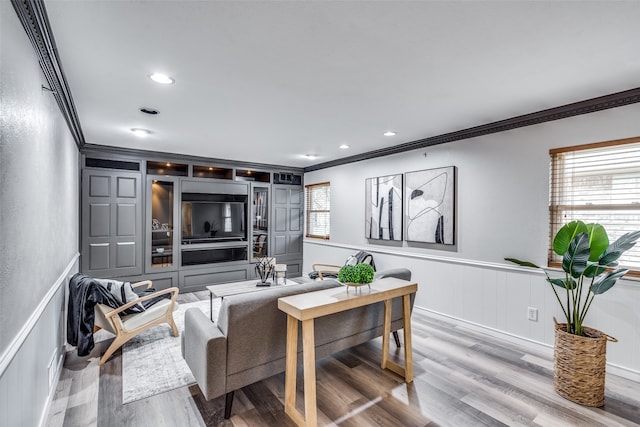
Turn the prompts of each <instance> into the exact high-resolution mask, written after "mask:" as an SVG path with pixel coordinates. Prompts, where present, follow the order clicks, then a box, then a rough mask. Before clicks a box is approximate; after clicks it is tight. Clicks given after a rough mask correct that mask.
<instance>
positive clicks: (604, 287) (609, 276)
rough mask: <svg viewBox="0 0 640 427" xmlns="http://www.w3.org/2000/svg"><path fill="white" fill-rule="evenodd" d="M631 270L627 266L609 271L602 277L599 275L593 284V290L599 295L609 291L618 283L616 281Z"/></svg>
mask: <svg viewBox="0 0 640 427" xmlns="http://www.w3.org/2000/svg"><path fill="white" fill-rule="evenodd" d="M627 271H629V270H628V269H626V268H620V269H618V270H610V271H607V272H606V273H605V274H604V275H603V276H602V277H599V278H598V279H597V280H596V281H595V282H594V283H593V285H592V286H591V292H593V293H594V294H595V295H599V294H602V293H605V292H607V291H608V290H609V289H611V288H612V287H613V285H615V284H616V281H617V280H618V279H620V278H621V277H622V276H624V275H625V274H627Z"/></svg>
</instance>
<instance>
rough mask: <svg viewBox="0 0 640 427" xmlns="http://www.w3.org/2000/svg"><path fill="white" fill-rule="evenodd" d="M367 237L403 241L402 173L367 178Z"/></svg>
mask: <svg viewBox="0 0 640 427" xmlns="http://www.w3.org/2000/svg"><path fill="white" fill-rule="evenodd" d="M365 237H366V238H367V239H377V240H397V241H402V174H397V175H389V176H379V177H377V178H367V179H366V180H365Z"/></svg>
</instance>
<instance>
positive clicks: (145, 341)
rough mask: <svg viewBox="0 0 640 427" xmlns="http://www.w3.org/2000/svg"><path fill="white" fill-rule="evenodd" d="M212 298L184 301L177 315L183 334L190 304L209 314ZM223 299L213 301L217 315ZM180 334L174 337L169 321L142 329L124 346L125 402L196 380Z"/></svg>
mask: <svg viewBox="0 0 640 427" xmlns="http://www.w3.org/2000/svg"><path fill="white" fill-rule="evenodd" d="M209 304H210V303H209V300H202V301H197V302H191V303H185V304H180V305H179V306H178V309H177V310H176V311H174V313H173V318H174V321H175V322H176V326H177V327H178V330H179V331H180V335H182V331H184V313H185V312H186V311H187V309H189V308H197V309H199V310H201V311H202V312H203V313H204V314H205V315H206V316H207V318H208V317H209ZM219 307H220V299H218V298H217V299H215V300H214V301H213V311H214V313H213V314H214V316H213V317H214V319H215V318H216V317H217V312H218V309H219ZM180 340H181V338H180V336H178V337H174V336H173V335H172V334H171V328H170V327H169V326H168V325H167V324H166V323H165V324H162V325H158V326H155V327H153V328H151V329H148V330H146V331H144V332H142V333H141V334H140V335H138V336H136V337H134V338H132V339H131V341H129V342H127V343H126V344H125V345H124V346H123V348H122V403H123V404H124V403H130V402H134V401H136V400H140V399H145V398H147V397H149V396H153V395H156V394H160V393H164V392H166V391H169V390H173V389H176V388H179V387H184V386H187V385H190V384H194V383H195V382H196V381H195V378H194V377H193V374H192V373H191V370H190V369H189V367H188V366H187V363H186V362H185V361H184V359H183V358H182V352H181V349H180Z"/></svg>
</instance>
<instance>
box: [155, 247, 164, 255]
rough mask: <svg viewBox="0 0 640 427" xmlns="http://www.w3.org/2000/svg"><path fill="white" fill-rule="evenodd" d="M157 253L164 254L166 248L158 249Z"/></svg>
mask: <svg viewBox="0 0 640 427" xmlns="http://www.w3.org/2000/svg"><path fill="white" fill-rule="evenodd" d="M156 252H157V253H159V254H163V253H164V248H156Z"/></svg>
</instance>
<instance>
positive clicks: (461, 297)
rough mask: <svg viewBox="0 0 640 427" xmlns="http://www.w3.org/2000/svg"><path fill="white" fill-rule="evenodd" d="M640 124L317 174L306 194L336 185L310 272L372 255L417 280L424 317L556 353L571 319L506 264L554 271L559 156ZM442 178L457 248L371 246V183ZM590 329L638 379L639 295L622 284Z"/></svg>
mask: <svg viewBox="0 0 640 427" xmlns="http://www.w3.org/2000/svg"><path fill="white" fill-rule="evenodd" d="M638 117H640V105H638V104H635V105H630V106H625V107H620V108H616V109H611V110H606V111H601V112H597V113H592V114H588V115H583V116H577V117H572V118H569V119H564V120H560V121H555V122H549V123H544V124H540V125H536V126H530V127H526V128H521V129H516V130H512V131H508V132H503V133H499V134H493V135H487V136H483V137H479V138H473V139H468V140H463V141H457V142H453V143H449V144H444V145H439V146H434V147H430V148H426V149H421V150H415V151H411V152H407V153H401V154H396V155H393V156H387V157H384V158H377V159H372V160H367V161H363V162H358V163H353V164H349V165H342V166H337V167H334V168H329V169H323V170H319V171H314V172H310V173H307V174H305V178H304V180H305V184H313V183H317V182H324V181H330V182H331V240H330V241H329V242H321V241H315V240H313V239H306V240H305V242H304V271H309V270H310V269H311V264H312V263H314V262H329V263H337V264H340V263H342V262H344V259H345V258H346V256H347V255H348V254H350V253H353V252H354V250H356V249H365V250H368V251H370V252H373V253H374V259H375V261H376V264H377V267H378V269H379V270H380V269H384V268H391V267H395V266H408V267H409V268H411V270H412V271H413V274H414V279H415V280H416V281H417V282H418V283H419V289H420V290H419V292H418V295H417V299H416V305H417V306H419V307H421V308H424V309H426V310H429V311H432V312H434V313H439V314H442V315H445V316H448V317H452V318H454V319H458V320H460V321H463V322H466V323H468V324H470V325H471V324H472V325H475V326H479V327H482V328H485V330H488V331H494V333H499V334H500V333H503V334H508V335H509V336H513V337H517V338H521V339H523V340H528V341H530V342H533V343H541V344H543V345H547V346H550V345H552V344H553V327H552V324H553V321H552V317H553V316H556V317H558V319H559V320H560V317H559V315H561V311H560V309H559V307H558V303H557V301H556V300H555V297H554V295H553V293H552V291H551V289H550V288H549V285H548V284H546V282H545V281H544V279H543V276H542V275H541V274H540V273H539V272H532V271H527V270H525V269H521V268H517V267H514V266H511V265H508V264H507V263H506V262H505V261H504V260H503V258H504V257H506V256H512V257H516V258H521V259H526V260H529V261H532V262H535V263H538V264H540V265H545V264H546V254H547V244H548V233H549V232H548V229H549V227H548V217H549V215H548V200H549V155H548V151H549V149H550V148H555V147H564V146H571V145H579V144H586V143H591V142H599V141H605V140H612V139H621V138H627V137H633V136H638V135H640V120H638ZM400 131H401V130H400ZM400 135H401V133H400ZM352 145H355V143H354V144H352ZM425 154H426V157H425ZM444 166H456V167H457V168H458V176H457V229H456V235H457V245H456V246H455V247H441V248H439V249H436V248H434V247H433V246H429V245H419V244H415V243H414V244H407V243H406V242H404V243H403V244H401V245H399V244H395V245H394V244H388V243H387V244H384V243H381V242H377V241H373V240H372V241H367V239H365V237H364V231H365V230H364V180H365V179H366V178H371V177H375V176H383V175H390V174H396V173H403V172H409V171H415V170H422V169H430V168H437V167H444ZM527 307H535V308H538V310H539V321H538V322H531V321H528V320H527V318H526V313H527ZM586 324H587V325H589V326H592V327H595V328H597V329H600V330H602V331H604V332H606V333H608V334H610V335H612V336H614V337H616V338H618V339H619V340H620V342H619V343H615V344H609V345H608V361H609V364H610V369H614V370H615V371H616V372H617V373H621V374H623V375H626V376H629V377H634V378H640V358H638V357H637V354H638V348H640V328H635V325H639V324H640V283H638V282H635V281H631V280H624V281H621V282H619V284H618V285H616V287H614V288H613V289H612V290H610V291H609V292H608V293H606V294H604V295H601V296H599V297H598V300H597V301H596V302H595V304H594V305H593V306H592V308H591V310H590V314H589V316H588V318H587V322H586Z"/></svg>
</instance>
